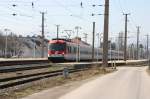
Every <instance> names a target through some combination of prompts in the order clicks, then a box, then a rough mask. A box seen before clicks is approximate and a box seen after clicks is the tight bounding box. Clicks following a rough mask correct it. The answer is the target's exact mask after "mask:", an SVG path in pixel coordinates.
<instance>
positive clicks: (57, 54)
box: [48, 38, 123, 61]
mask: <svg viewBox="0 0 150 99" xmlns="http://www.w3.org/2000/svg"><path fill="white" fill-rule="evenodd" d="M92 52H93V51H92V46H91V45H90V44H88V43H86V42H84V41H81V39H80V38H75V39H60V38H59V39H58V38H56V39H52V40H50V41H49V43H48V60H50V61H92V60H93V58H94V60H102V55H103V50H102V48H94V57H93V58H92ZM108 59H109V60H115V59H116V60H117V59H119V60H122V59H123V52H121V51H115V50H108Z"/></svg>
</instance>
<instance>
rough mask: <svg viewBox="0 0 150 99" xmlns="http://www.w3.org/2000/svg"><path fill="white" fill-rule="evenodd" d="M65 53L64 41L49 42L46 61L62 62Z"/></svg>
mask: <svg viewBox="0 0 150 99" xmlns="http://www.w3.org/2000/svg"><path fill="white" fill-rule="evenodd" d="M65 53H66V42H65V41H64V40H51V41H49V44H48V60H50V61H54V62H56V61H64V60H65V57H64V56H65Z"/></svg>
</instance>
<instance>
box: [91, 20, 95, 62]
mask: <svg viewBox="0 0 150 99" xmlns="http://www.w3.org/2000/svg"><path fill="white" fill-rule="evenodd" d="M94 44H95V22H93V42H92V61H94V53H95V51H94Z"/></svg>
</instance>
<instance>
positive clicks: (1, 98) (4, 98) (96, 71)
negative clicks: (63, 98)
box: [0, 67, 114, 99]
mask: <svg viewBox="0 0 150 99" xmlns="http://www.w3.org/2000/svg"><path fill="white" fill-rule="evenodd" d="M113 71H114V70H112V69H106V70H102V69H100V68H97V67H94V68H91V69H89V70H86V71H80V72H76V73H72V74H70V75H69V77H68V78H67V79H65V78H64V77H63V76H57V77H53V78H48V79H44V80H41V81H38V82H34V83H33V84H32V86H30V87H27V88H24V89H21V90H16V91H14V92H7V93H3V94H1V95H0V99H18V98H21V97H25V96H28V95H31V94H33V93H36V92H40V91H42V90H45V89H48V88H52V87H55V86H60V85H63V84H66V83H69V82H73V81H80V80H85V79H88V78H92V77H93V76H99V75H104V74H107V73H111V72H113Z"/></svg>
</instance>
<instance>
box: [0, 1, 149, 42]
mask: <svg viewBox="0 0 150 99" xmlns="http://www.w3.org/2000/svg"><path fill="white" fill-rule="evenodd" d="M31 2H34V8H32V6H31ZM81 2H82V3H83V8H82V7H81V6H80V3H81ZM13 4H16V5H17V6H16V7H13V6H12V5H13ZM93 4H96V5H103V4H104V0H0V20H1V21H0V28H1V30H3V29H4V28H9V29H10V30H11V31H13V32H15V33H17V34H21V35H33V33H34V34H37V35H39V34H41V14H40V12H43V11H44V12H46V14H45V33H46V37H49V38H53V37H56V26H55V25H56V24H60V25H61V26H60V36H65V35H66V33H62V31H63V30H66V29H69V30H74V28H75V26H80V27H82V29H81V30H80V36H81V37H84V35H83V33H88V34H89V35H88V42H91V38H92V36H91V34H92V22H93V21H95V22H96V33H102V32H103V17H104V16H103V15H101V16H93V17H92V16H91V14H92V13H95V14H103V13H104V11H103V10H104V7H103V6H102V7H99V6H97V7H92V5H93ZM149 5H150V0H110V30H109V32H110V36H111V37H116V36H117V35H118V33H119V32H120V31H124V16H123V13H131V15H130V16H129V23H128V31H129V34H128V35H129V37H131V38H129V42H135V37H136V26H137V25H140V26H141V34H140V35H141V36H140V37H141V41H142V40H143V39H144V38H146V37H145V36H144V35H146V34H147V33H149V31H150V28H149V26H150V22H149V16H150V13H149V12H150V6H149ZM13 13H16V14H17V16H12V15H11V14H13ZM74 36H75V34H74V35H72V37H74Z"/></svg>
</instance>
